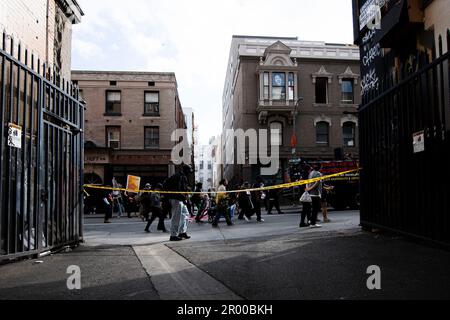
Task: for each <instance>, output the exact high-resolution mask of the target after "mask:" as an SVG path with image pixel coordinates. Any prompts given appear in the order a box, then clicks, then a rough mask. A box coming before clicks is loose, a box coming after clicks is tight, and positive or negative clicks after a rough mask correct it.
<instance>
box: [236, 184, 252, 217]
mask: <svg viewBox="0 0 450 320" xmlns="http://www.w3.org/2000/svg"><path fill="white" fill-rule="evenodd" d="M248 189H250V183H248V182H244V184H243V185H242V187H241V190H242V192H240V193H239V195H238V204H239V208H240V212H239V216H238V220H247V221H250V219H251V218H252V215H253V209H254V207H253V202H252V196H251V193H250V191H247V190H248Z"/></svg>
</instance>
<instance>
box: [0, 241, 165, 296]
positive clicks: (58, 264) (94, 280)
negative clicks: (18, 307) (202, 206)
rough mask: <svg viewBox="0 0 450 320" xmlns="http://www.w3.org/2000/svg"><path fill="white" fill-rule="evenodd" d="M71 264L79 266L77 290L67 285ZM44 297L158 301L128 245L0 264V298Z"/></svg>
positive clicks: (91, 248)
mask: <svg viewBox="0 0 450 320" xmlns="http://www.w3.org/2000/svg"><path fill="white" fill-rule="evenodd" d="M37 262H42V263H37ZM71 265H76V266H79V267H80V269H81V290H73V291H71V290H68V288H67V279H68V277H69V276H70V274H67V268H68V267H69V266H71ZM44 299H45V300H47V299H49V300H158V299H159V295H158V293H157V291H156V289H155V288H154V286H153V284H152V282H151V281H150V279H149V277H148V275H147V273H146V272H145V270H144V268H143V267H142V264H141V262H140V261H139V259H138V258H137V257H136V255H135V253H134V251H133V249H132V248H131V247H117V246H103V247H97V248H94V247H84V246H81V247H79V248H76V249H75V250H73V251H71V252H69V253H61V254H55V255H51V256H47V257H44V258H40V259H37V260H24V261H20V262H17V263H12V264H7V265H1V266H0V300H44Z"/></svg>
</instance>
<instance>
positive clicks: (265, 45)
mask: <svg viewBox="0 0 450 320" xmlns="http://www.w3.org/2000/svg"><path fill="white" fill-rule="evenodd" d="M359 69H360V67H359V49H358V47H356V46H353V45H343V44H342V45H341V44H327V43H323V42H309V41H308V42H307V41H299V40H298V39H297V38H272V37H252V36H233V39H232V43H231V50H230V57H229V63H228V71H227V75H226V80H225V87H224V93H223V138H222V145H223V159H222V161H223V163H224V177H225V178H227V179H229V180H231V179H236V180H240V179H244V180H254V179H255V177H256V176H258V175H259V172H260V170H259V168H260V166H259V165H250V164H248V163H247V164H246V165H236V164H230V163H227V159H226V157H227V153H228V154H229V153H230V152H231V150H233V148H235V143H234V141H233V139H232V138H233V137H232V136H231V137H230V136H229V135H228V136H227V130H228V129H234V130H237V129H243V130H244V131H245V130H247V129H249V128H253V129H256V130H258V129H269V130H270V129H279V130H281V136H280V137H278V138H279V139H281V141H280V142H281V146H280V157H281V163H280V165H281V168H280V171H279V174H278V180H283V179H284V174H283V172H284V170H285V169H287V166H288V164H289V160H290V159H292V158H293V154H292V147H291V136H292V134H293V130H294V129H293V128H294V126H293V124H294V118H296V121H295V124H296V136H297V138H298V144H297V150H296V154H295V155H294V157H301V158H304V159H309V160H316V159H322V160H331V159H334V158H335V150H336V149H339V150H343V152H342V153H344V154H351V155H352V156H353V157H358V147H357V146H358V137H357V126H358V120H357V117H356V116H355V115H353V114H352V113H355V112H356V109H357V107H358V105H359V103H360V86H359V84H360V76H359ZM300 98H303V100H302V102H301V103H300V104H299V108H298V113H297V116H296V117H295V116H294V114H295V108H296V105H297V102H298V101H299V99H300ZM272 138H274V137H272ZM235 150H236V149H235ZM235 160H236V159H235ZM228 162H229V161H228ZM235 163H236V162H235Z"/></svg>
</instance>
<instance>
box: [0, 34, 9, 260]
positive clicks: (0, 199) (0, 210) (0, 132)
mask: <svg viewBox="0 0 450 320" xmlns="http://www.w3.org/2000/svg"><path fill="white" fill-rule="evenodd" d="M5 48H6V33H5V32H3V33H2V47H1V49H2V50H1V51H0V54H1V56H2V72H1V77H2V85H1V88H0V94H1V95H0V101H1V111H0V112H1V113H0V124H1V126H0V252H2V248H3V247H2V243H3V241H2V240H3V234H4V232H3V228H5V226H4V225H3V215H5V218H6V215H7V214H8V212H7V211H6V209H5V208H4V204H5V201H4V197H5V196H4V193H3V183H4V182H5V181H4V178H3V177H4V171H3V160H4V159H3V154H4V152H5V151H6V148H7V142H6V138H5V131H4V129H5V126H6V115H5V108H6V85H5V82H6V63H5V62H6V57H5V55H4V52H3V51H4V50H5ZM4 141H5V143H4ZM6 236H7V234H6ZM5 239H6V238H5ZM5 244H6V243H5ZM5 251H6V250H5Z"/></svg>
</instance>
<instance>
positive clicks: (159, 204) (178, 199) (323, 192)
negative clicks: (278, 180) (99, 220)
mask: <svg viewBox="0 0 450 320" xmlns="http://www.w3.org/2000/svg"><path fill="white" fill-rule="evenodd" d="M190 173H191V167H190V166H183V168H182V170H180V171H179V172H177V173H176V174H174V175H173V176H171V177H169V178H168V179H166V180H165V182H164V183H163V184H157V185H155V186H152V185H151V184H146V185H145V188H144V190H143V191H142V192H140V193H138V194H133V193H129V192H126V191H117V190H115V191H107V192H106V193H105V196H104V198H103V203H104V206H105V220H104V222H105V223H111V219H112V216H113V213H114V211H115V210H114V209H116V211H117V217H118V218H121V217H122V216H124V215H125V213H126V214H127V216H128V218H131V217H133V215H134V214H138V215H139V217H140V218H141V219H142V220H143V221H145V222H146V226H145V231H146V232H148V233H150V232H151V226H152V224H153V222H155V220H158V226H157V231H161V232H164V233H167V232H169V231H168V230H167V229H166V226H165V220H166V219H170V222H171V223H170V241H181V240H185V239H190V238H191V237H190V236H189V235H188V225H189V222H190V221H195V222H196V223H204V222H208V223H211V225H212V227H214V228H216V227H218V224H219V222H220V221H221V219H222V218H224V219H225V222H226V223H227V225H228V226H233V225H234V221H236V220H245V221H247V222H250V221H251V220H252V218H253V217H254V216H256V221H257V222H265V221H264V219H263V218H262V208H263V207H264V208H265V209H266V211H267V214H268V215H271V214H272V210H273V208H275V209H276V210H277V213H278V214H283V212H282V211H281V209H280V202H279V193H280V189H270V190H264V187H265V183H264V180H263V179H262V177H257V178H256V181H255V182H254V183H253V184H252V183H250V182H243V183H242V185H236V186H234V187H233V188H231V187H230V186H229V185H228V181H227V180H226V179H224V180H222V181H221V182H220V185H219V187H218V189H217V190H214V191H212V190H208V192H203V191H202V190H203V185H202V184H201V183H198V184H197V185H196V186H195V189H194V190H193V191H194V192H192V189H191V188H190V187H189V184H188V178H187V177H188V176H189V174H190ZM321 176H322V174H321V173H320V165H316V166H314V167H311V166H308V165H307V166H304V167H303V169H302V172H301V177H300V180H309V179H315V178H319V177H321ZM113 184H114V181H113ZM121 187H122V186H121V185H120V184H118V185H117V188H119V189H120V188H121ZM331 188H332V187H330V186H327V185H325V184H324V183H323V182H322V181H317V182H314V183H309V184H306V185H304V186H302V196H301V198H300V202H301V203H302V209H301V212H300V224H299V227H300V228H304V227H310V228H320V227H321V225H319V224H318V223H317V222H318V221H319V219H318V213H319V212H320V211H321V210H322V213H323V222H325V223H327V222H330V220H329V219H328V214H327V208H328V205H327V193H328V191H329V190H330V189H331ZM163 191H164V192H163ZM170 192H173V193H170Z"/></svg>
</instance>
